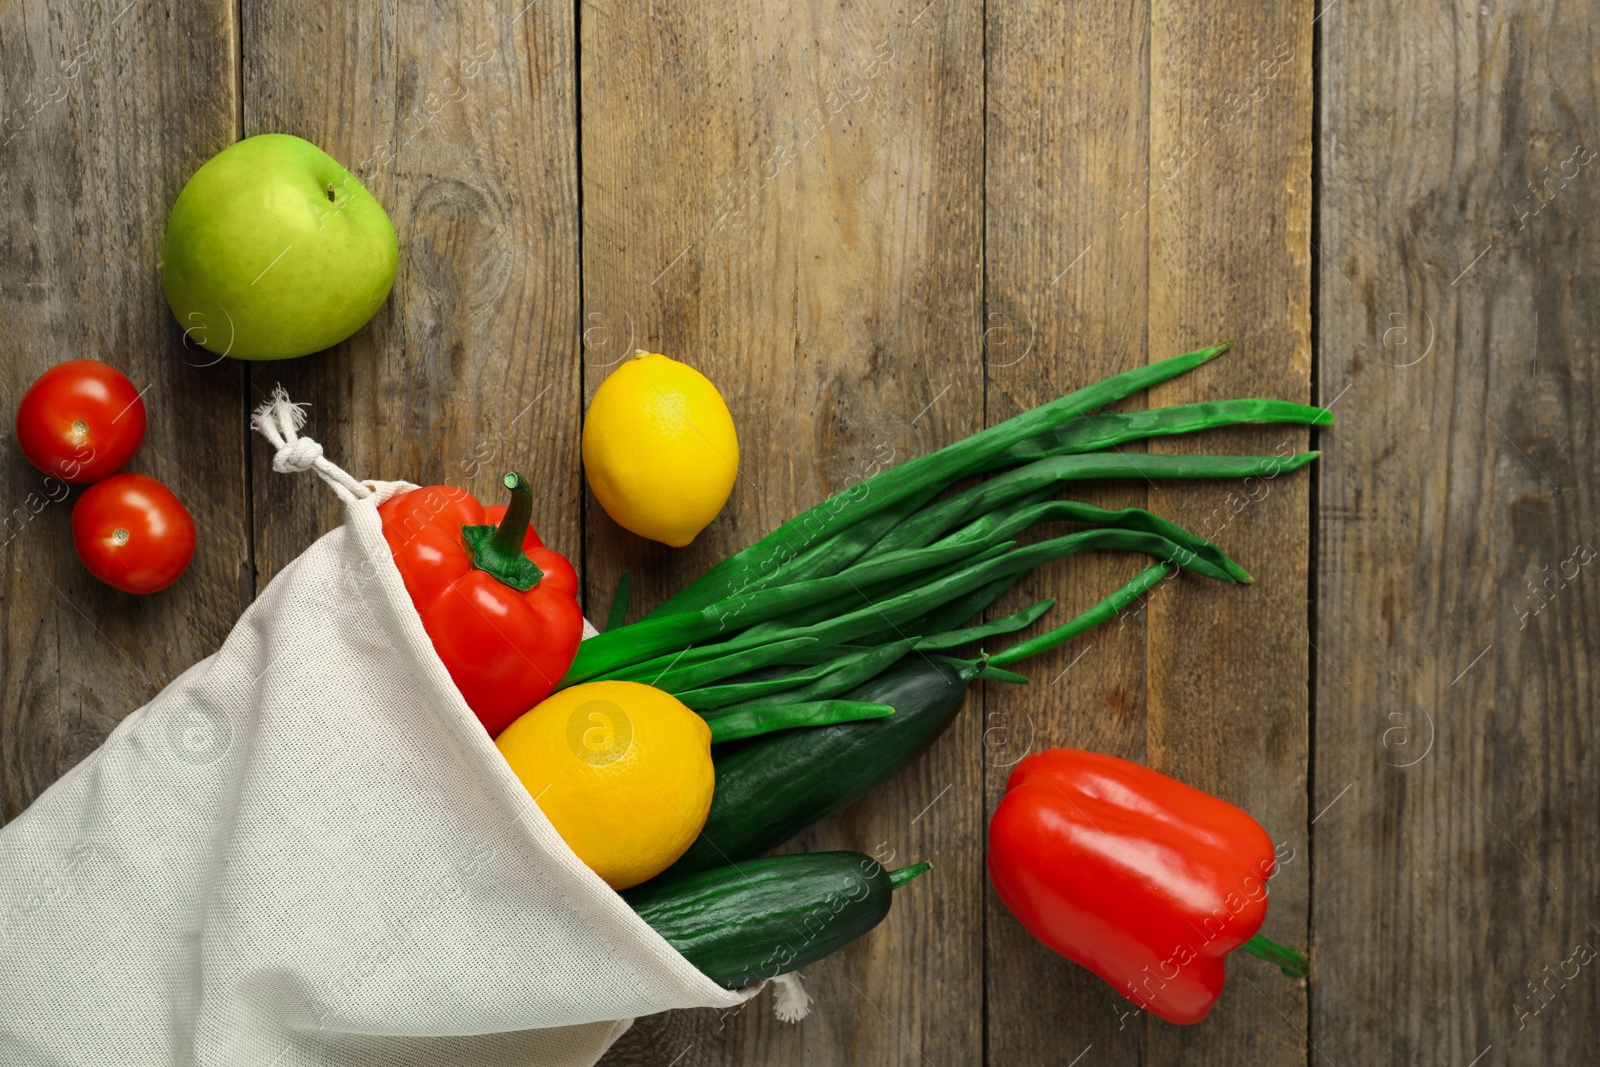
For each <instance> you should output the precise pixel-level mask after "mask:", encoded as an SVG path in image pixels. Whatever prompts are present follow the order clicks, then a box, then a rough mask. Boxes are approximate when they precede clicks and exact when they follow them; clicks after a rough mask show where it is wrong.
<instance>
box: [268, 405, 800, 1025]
mask: <svg viewBox="0 0 1600 1067" xmlns="http://www.w3.org/2000/svg"><path fill="white" fill-rule="evenodd" d="M305 409H306V405H304V404H297V403H295V402H294V401H293V400H290V399H289V394H288V392H287V391H285V390H284V388H283V386H282V385H276V386H274V387H273V389H272V399H270V400H268V401H267V402H266V403H265V404H262V405H261V406H260V407H258V408H256V410H255V412H254V413H253V414H251V416H250V425H251V426H253V427H255V430H256V432H257V433H259V434H261V436H263V437H265V438H266V439H267V440H268V441H271V442H272V447H273V448H276V449H277V452H276V453H275V454H274V455H273V457H272V469H273V470H275V471H277V472H278V473H279V474H288V473H290V472H291V471H305V470H313V471H316V472H317V476H318V477H319V478H321V479H322V480H323V481H325V482H327V483H328V484H329V485H330V486H332V487H333V491H334V492H336V493H338V494H339V495H340V496H342V497H345V498H346V499H347V500H361V499H363V498H365V497H369V496H371V495H372V490H371V489H369V488H368V487H367V486H365V485H363V484H362V483H361V482H358V481H356V479H355V478H353V477H351V475H350V472H348V471H346V470H345V469H344V468H343V467H340V466H339V465H338V464H336V463H334V462H333V461H331V460H329V459H328V458H327V457H326V456H324V455H323V454H322V446H321V445H319V444H318V443H317V442H315V441H313V440H312V439H311V438H309V437H301V436H300V428H301V427H302V426H304V425H305V424H306V412H305ZM598 632H599V631H598V630H596V629H595V628H594V626H593V624H591V623H590V622H589V620H588V619H584V620H583V636H584V637H585V638H589V637H593V636H595V635H596V634H597V633H598ZM761 985H770V986H771V987H772V993H773V1001H772V1011H773V1014H774V1015H776V1016H777V1017H778V1018H779V1020H781V1021H783V1022H786V1023H797V1022H799V1021H800V1020H801V1019H804V1018H805V1017H806V1016H807V1015H809V1014H810V1013H811V996H810V994H808V993H807V992H806V987H805V986H804V985H803V984H802V983H801V981H800V975H799V973H798V972H790V973H788V974H780V975H778V976H777V977H775V978H769V979H767V980H766V981H765V982H763V983H761ZM759 990H760V986H757V987H756V990H755V991H759Z"/></svg>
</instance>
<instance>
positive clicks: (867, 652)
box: [562, 342, 1333, 741]
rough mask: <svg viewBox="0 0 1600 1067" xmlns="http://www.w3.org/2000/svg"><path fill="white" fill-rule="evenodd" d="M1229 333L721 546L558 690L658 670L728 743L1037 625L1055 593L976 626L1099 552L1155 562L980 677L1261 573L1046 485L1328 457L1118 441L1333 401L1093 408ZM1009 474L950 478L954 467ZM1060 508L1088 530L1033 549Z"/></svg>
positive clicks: (1193, 360)
mask: <svg viewBox="0 0 1600 1067" xmlns="http://www.w3.org/2000/svg"><path fill="white" fill-rule="evenodd" d="M1230 343H1231V342H1230ZM1228 347H1229V343H1224V344H1220V345H1215V346H1213V347H1211V348H1206V349H1202V350H1200V351H1198V352H1190V353H1188V354H1186V355H1182V356H1176V357H1174V358H1172V359H1167V360H1163V361H1161V362H1159V363H1154V364H1150V365H1149V366H1145V367H1139V368H1136V369H1134V370H1131V371H1127V372H1125V373H1123V374H1118V375H1114V376H1112V377H1110V378H1107V379H1105V380H1103V381H1101V382H1097V383H1095V384H1094V385H1091V386H1088V387H1086V388H1084V389H1080V390H1077V391H1076V392H1073V393H1070V394H1068V395H1067V396H1064V397H1061V398H1060V399H1058V400H1055V401H1052V402H1050V403H1048V404H1043V405H1041V406H1039V407H1037V408H1034V409H1032V410H1030V411H1026V412H1024V413H1022V414H1021V415H1018V416H1016V417H1015V418H1012V419H1009V420H1007V421H1005V422H1002V423H999V424H997V425H995V426H991V427H989V428H988V429H985V430H982V431H980V432H978V433H976V434H973V435H972V436H970V437H967V438H965V439H963V440H961V441H958V442H956V443H955V444H952V445H949V446H947V447H945V448H942V449H939V450H938V451H936V452H933V453H930V454H929V455H926V456H923V457H920V458H918V459H914V460H910V461H907V462H906V463H903V464H901V465H900V466H898V467H893V468H890V469H888V470H885V471H882V472H880V473H879V474H877V475H875V476H873V477H872V478H868V479H866V480H865V481H862V482H859V483H857V484H856V485H854V486H852V487H851V488H850V489H848V490H846V491H845V492H843V493H840V494H838V495H836V496H833V497H830V498H828V499H827V500H824V501H823V502H822V503H820V504H817V505H816V506H815V507H813V508H811V509H809V510H807V511H806V512H804V513H802V514H800V515H798V516H796V517H795V518H794V519H791V520H790V521H789V522H786V523H784V524H783V525H782V526H780V527H778V528H777V529H776V530H774V531H773V532H772V533H770V534H768V535H767V536H766V537H764V538H762V539H761V540H760V541H758V542H756V543H755V544H753V545H751V546H750V547H748V548H746V549H744V550H742V551H740V552H738V553H735V554H734V555H732V556H730V557H728V558H727V559H725V560H723V561H722V562H721V563H719V564H718V565H717V566H715V567H713V568H712V569H711V570H710V571H708V572H707V573H706V574H704V575H703V576H701V577H700V578H699V579H698V580H696V581H695V582H693V583H691V584H690V585H689V586H687V587H686V588H685V589H683V590H682V591H681V592H679V593H678V594H677V595H675V596H673V597H671V598H670V599H669V600H667V601H666V602H665V603H663V604H662V605H661V606H660V607H657V608H656V609H655V610H653V611H651V612H650V613H649V614H647V615H645V616H644V617H643V618H642V619H640V620H639V621H637V622H635V623H632V624H630V625H625V626H624V625H612V626H611V627H610V628H608V629H607V630H606V632H605V633H603V634H601V635H600V636H598V637H594V638H591V639H590V640H588V641H585V642H584V643H583V644H582V645H581V646H580V648H579V650H578V655H577V658H576V659H575V660H574V661H573V663H572V666H571V668H570V670H569V671H568V672H567V675H566V677H565V678H564V679H563V681H562V686H563V687H565V686H570V685H574V684H577V683H580V682H587V681H596V680H600V679H623V680H630V681H639V682H644V683H646V684H649V685H653V686H656V687H658V688H660V689H664V690H666V691H667V692H670V693H673V694H674V695H676V696H677V697H678V698H679V699H680V700H682V701H683V702H684V703H685V704H686V705H688V706H689V707H691V708H693V709H695V710H696V711H698V712H700V713H701V714H702V715H704V716H705V717H706V719H707V720H708V721H709V722H710V723H711V726H712V734H713V740H716V741H726V740H733V739H736V738H740V737H747V736H751V735H753V734H756V733H762V732H766V731H767V730H771V729H779V728H786V727H789V726H811V725H824V724H827V723H834V722H844V721H850V720H853V719H861V718H870V717H876V716H880V715H887V714H890V713H891V712H892V709H890V708H888V707H885V706H882V705H876V704H867V703H861V702H854V701H842V700H836V699H832V698H834V697H837V696H838V695H839V694H841V693H844V692H847V691H848V690H850V689H852V688H854V687H855V686H857V685H859V684H860V683H861V682H863V681H866V680H867V679H869V678H871V677H872V676H873V675H875V674H877V673H878V672H880V671H882V670H884V669H886V668H888V667H889V666H890V665H891V664H893V663H894V662H896V661H897V660H898V659H900V658H901V657H903V656H905V655H907V654H909V653H910V652H912V651H919V652H923V653H927V652H930V651H935V650H940V649H949V648H954V647H957V646H959V645H963V644H967V643H969V642H973V641H982V640H986V639H988V638H992V637H995V636H999V635H1002V634H1007V633H1013V632H1015V631H1018V630H1021V629H1023V628H1024V627H1027V626H1029V625H1031V624H1032V623H1033V622H1035V621H1036V620H1037V619H1039V618H1040V617H1041V616H1042V615H1044V613H1045V612H1047V611H1049V609H1050V608H1051V607H1052V606H1054V603H1055V601H1054V600H1045V601H1042V602H1040V603H1038V604H1035V605H1033V606H1032V607H1029V608H1026V609H1024V610H1022V611H1019V612H1016V613H1015V614H1012V615H1007V616H1006V617H1004V618H1001V619H996V620H993V621H990V622H986V623H980V624H977V625H967V623H968V622H969V621H970V620H971V619H973V618H974V617H976V616H977V615H979V614H980V613H981V612H983V610H984V609H985V608H987V607H988V606H989V605H990V604H991V603H993V602H994V601H995V600H996V599H997V598H998V597H999V596H1000V595H1001V594H1002V593H1004V592H1005V591H1006V590H1007V589H1009V588H1010V587H1011V586H1012V585H1013V584H1015V583H1016V582H1017V581H1018V580H1019V579H1020V578H1021V577H1022V575H1023V574H1025V573H1026V572H1027V571H1028V570H1030V569H1032V568H1034V567H1037V566H1039V565H1041V564H1044V563H1047V562H1050V561H1052V560H1056V559H1060V558H1062V557H1065V556H1069V555H1072V554H1073V553H1076V552H1079V551H1083V550H1085V549H1098V550H1122V551H1133V552H1140V553H1144V554H1145V555H1148V556H1151V557H1153V558H1154V559H1156V560H1157V561H1158V562H1156V563H1155V564H1153V565H1151V566H1150V567H1147V568H1146V569H1145V570H1144V571H1142V572H1140V573H1139V575H1137V576H1136V577H1135V578H1133V579H1132V580H1131V581H1129V582H1128V583H1126V584H1125V585H1123V586H1122V587H1121V588H1119V589H1117V590H1116V591H1115V592H1114V593H1112V594H1111V595H1110V596H1108V597H1106V598H1105V599H1104V600H1102V601H1101V602H1100V603H1098V604H1096V605H1095V606H1094V607H1093V608H1091V609H1090V610H1088V611H1086V612H1084V613H1083V614H1081V615H1079V616H1077V617H1076V618H1074V619H1072V620H1070V621H1068V622H1067V623H1065V624H1063V625H1061V626H1058V627H1056V628H1055V629H1052V630H1050V631H1048V632H1046V633H1042V634H1038V635H1036V636H1034V637H1032V638H1029V639H1027V640H1024V641H1021V642H1019V643H1017V644H1015V645H1013V646H1011V647H1009V648H1007V649H1005V650H1004V651H1001V652H999V653H996V654H993V655H986V656H984V657H983V658H982V659H981V660H980V661H978V662H977V663H976V664H975V665H974V666H973V667H972V670H971V671H970V673H971V674H972V675H974V676H976V677H986V678H994V679H999V680H1008V681H1025V679H1023V678H1021V677H1020V676H1018V675H1015V674H1012V673H1011V672H1009V671H1006V670H1004V669H1003V667H1004V665H1005V664H1007V663H1013V662H1015V661H1017V660H1020V659H1023V658H1025V657H1027V656H1031V655H1034V654H1036V653H1038V652H1041V651H1043V650H1045V649H1047V648H1050V647H1053V646H1054V645H1057V644H1060V643H1061V642H1063V641H1066V640H1069V639H1070V638H1072V637H1074V636H1076V635H1078V634H1080V633H1082V632H1083V631H1085V630H1087V629H1089V628H1090V627H1091V626H1094V625H1096V624H1097V623H1099V622H1101V621H1104V620H1105V619H1108V618H1111V617H1112V616H1114V615H1115V614H1116V613H1117V612H1118V611H1120V610H1122V609H1123V608H1124V607H1126V606H1127V605H1128V604H1130V603H1132V602H1133V601H1134V600H1136V599H1137V598H1138V597H1139V596H1141V595H1142V594H1143V593H1144V592H1146V591H1147V590H1149V589H1150V588H1151V587H1152V586H1154V585H1155V584H1156V583H1157V582H1159V581H1160V580H1161V579H1163V578H1164V577H1166V576H1167V575H1169V574H1170V573H1172V572H1173V570H1174V569H1175V568H1178V567H1182V568H1185V569H1188V570H1190V571H1193V572H1194V573H1196V574H1199V575H1202V576H1204V577H1208V578H1214V579H1216V580H1218V581H1225V582H1248V581H1250V575H1249V573H1248V572H1246V571H1245V570H1244V568H1242V567H1240V566H1239V565H1238V564H1237V563H1235V562H1233V560H1231V559H1229V558H1228V557H1227V556H1226V555H1225V554H1224V553H1223V552H1222V550H1221V549H1220V548H1218V547H1217V546H1216V545H1214V544H1212V543H1211V542H1210V541H1208V540H1206V539H1205V538H1202V537H1200V536H1198V535H1197V534H1194V533H1191V532H1190V531H1188V530H1186V529H1184V528H1183V527H1181V526H1178V525H1177V524H1175V523H1172V522H1169V521H1167V520H1165V519H1162V518H1160V517H1159V516H1156V515H1153V514H1151V513H1150V512H1148V511H1146V510H1144V509H1142V508H1123V509H1121V510H1115V511H1113V510H1108V509H1105V508H1100V507H1095V506H1093V505H1090V504H1084V503H1079V502H1076V501H1072V500H1056V499H1051V498H1052V497H1053V495H1054V494H1055V493H1056V491H1057V490H1058V488H1059V487H1060V486H1061V484H1062V483H1064V482H1072V481H1082V480H1087V479H1105V478H1144V479H1155V478H1247V477H1252V476H1255V477H1270V476H1273V475H1276V474H1279V473H1282V472H1284V471H1291V470H1296V469H1298V468H1300V467H1303V466H1305V465H1306V464H1307V463H1309V462H1311V461H1312V460H1313V459H1315V458H1316V457H1317V455H1318V453H1316V452H1304V453H1300V454H1298V455H1294V456H1289V457H1283V456H1215V455H1149V454H1144V453H1127V452H1118V451H1114V449H1115V448H1116V446H1117V445H1120V444H1124V443H1126V442H1129V441H1135V440H1140V439H1143V438H1149V437H1158V436H1167V435H1172V434H1185V433H1193V432H1195V431H1199V430H1207V429H1213V428H1216V427H1222V426H1233V425H1238V424H1242V423H1300V424H1305V425H1318V426H1320V425H1327V424H1328V423H1331V422H1332V421H1333V416H1332V415H1331V414H1330V413H1329V412H1328V411H1326V410H1324V409H1322V408H1317V407H1311V406H1308V405H1305V404H1296V403H1290V402H1288V401H1281V400H1257V399H1245V400H1224V401H1214V402H1209V403H1198V404H1181V405H1176V406H1172V407H1162V408H1152V409H1148V410H1145V411H1136V412H1127V413H1106V412H1102V413H1100V414H1093V413H1094V412H1095V411H1096V410H1097V409H1099V408H1102V407H1104V406H1105V405H1107V404H1111V403H1113V402H1115V401H1117V400H1120V399H1122V398H1124V397H1126V396H1129V395H1130V394H1132V393H1134V392H1137V391H1139V390H1141V389H1146V388H1149V387H1150V386H1153V385H1156V384H1158V383H1160V382H1164V381H1167V380H1169V379H1171V378H1175V377H1177V376H1178V375H1180V374H1183V373H1185V372H1187V371H1190V370H1193V369H1194V368H1196V367H1198V366H1200V365H1201V364H1203V363H1205V362H1207V361H1208V360H1211V359H1213V358H1215V357H1216V356H1219V355H1221V354H1222V353H1223V352H1225V351H1226V350H1227V349H1228ZM1002 470H1003V471H1004V473H999V474H995V475H994V476H993V477H990V478H988V479H986V480H983V481H979V482H976V483H974V484H972V485H970V486H968V487H966V488H963V489H960V490H958V491H956V492H953V493H950V492H948V491H949V490H950V489H951V488H952V487H953V486H955V485H956V483H958V482H962V481H964V480H966V479H969V478H972V477H974V476H976V475H982V474H990V473H992V472H996V471H1002ZM1060 521H1068V522H1075V523H1079V524H1084V525H1086V526H1087V527H1088V528H1087V529H1085V530H1083V531H1081V532H1078V533H1072V534H1068V535H1065V536H1060V537H1054V538H1050V539H1048V540H1043V541H1038V542H1035V543H1032V544H1025V545H1019V544H1018V542H1017V541H1016V537H1017V536H1018V535H1019V534H1021V533H1022V532H1023V531H1025V530H1027V529H1029V528H1031V527H1033V526H1036V525H1039V524H1041V523H1048V522H1060ZM625 597H626V593H625V590H619V600H618V603H617V604H614V605H613V610H612V613H611V614H612V621H613V624H615V623H619V622H620V616H621V614H622V612H623V604H624V603H625Z"/></svg>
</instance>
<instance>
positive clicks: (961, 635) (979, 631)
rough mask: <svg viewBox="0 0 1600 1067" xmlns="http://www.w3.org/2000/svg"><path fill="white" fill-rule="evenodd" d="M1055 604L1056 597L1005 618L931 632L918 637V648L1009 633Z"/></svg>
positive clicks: (949, 645) (927, 649)
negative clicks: (935, 632) (938, 632)
mask: <svg viewBox="0 0 1600 1067" xmlns="http://www.w3.org/2000/svg"><path fill="white" fill-rule="evenodd" d="M1054 605H1055V598H1054V597H1051V598H1050V599H1049V600H1041V601H1039V603H1037V604H1035V605H1033V607H1031V608H1023V609H1022V610H1021V611H1018V612H1015V613H1013V614H1010V615H1007V616H1006V617H1005V618H1003V619H995V620H994V621H993V622H986V623H982V624H980V625H978V626H968V627H965V628H964V629H960V630H948V631H946V632H945V633H940V634H929V635H928V636H927V637H919V638H917V643H916V649H917V651H918V652H931V651H933V650H935V649H940V648H956V647H958V646H960V645H965V644H967V643H969V642H972V641H981V640H983V639H984V638H985V637H994V636H996V635H998V634H1009V633H1013V632H1015V631H1017V630H1020V629H1022V628H1023V627H1025V626H1029V625H1031V624H1032V623H1033V621H1034V620H1035V619H1037V618H1038V617H1039V616H1041V615H1043V614H1044V613H1045V612H1047V611H1049V610H1050V609H1051V607H1053V606H1054Z"/></svg>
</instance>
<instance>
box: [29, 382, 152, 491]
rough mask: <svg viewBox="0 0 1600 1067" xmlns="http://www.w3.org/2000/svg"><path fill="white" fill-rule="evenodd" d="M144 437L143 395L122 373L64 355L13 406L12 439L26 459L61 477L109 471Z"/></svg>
mask: <svg viewBox="0 0 1600 1067" xmlns="http://www.w3.org/2000/svg"><path fill="white" fill-rule="evenodd" d="M143 440H144V400H143V399H141V398H140V396H139V390H137V389H135V388H134V387H133V383H132V382H130V381H128V379H127V378H126V377H124V376H123V374H122V373H121V372H120V371H118V370H117V369H115V368H114V367H108V366H106V365H105V364H104V363H101V362H100V361H99V360H95V359H69V360H68V361H67V362H65V363H60V364H57V365H56V366H54V367H51V368H50V369H49V370H47V371H45V372H44V373H43V374H41V375H39V380H38V381H36V382H34V383H33V385H32V386H30V387H29V388H28V391H27V392H26V393H24V394H23V397H22V403H21V404H19V405H18V406H17V444H19V445H21V446H22V454H23V455H24V456H27V457H28V462H29V463H32V464H33V465H34V466H35V467H38V468H39V469H40V470H42V471H44V472H45V473H46V474H53V475H55V476H56V477H57V478H60V479H61V480H62V481H66V482H80V483H81V482H97V481H99V480H100V479H101V478H104V477H105V476H106V475H108V474H115V473H116V472H117V471H119V470H121V469H122V465H123V464H124V463H126V462H128V458H129V457H130V456H132V455H133V453H134V450H135V449H137V448H138V447H139V442H140V441H143Z"/></svg>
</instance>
